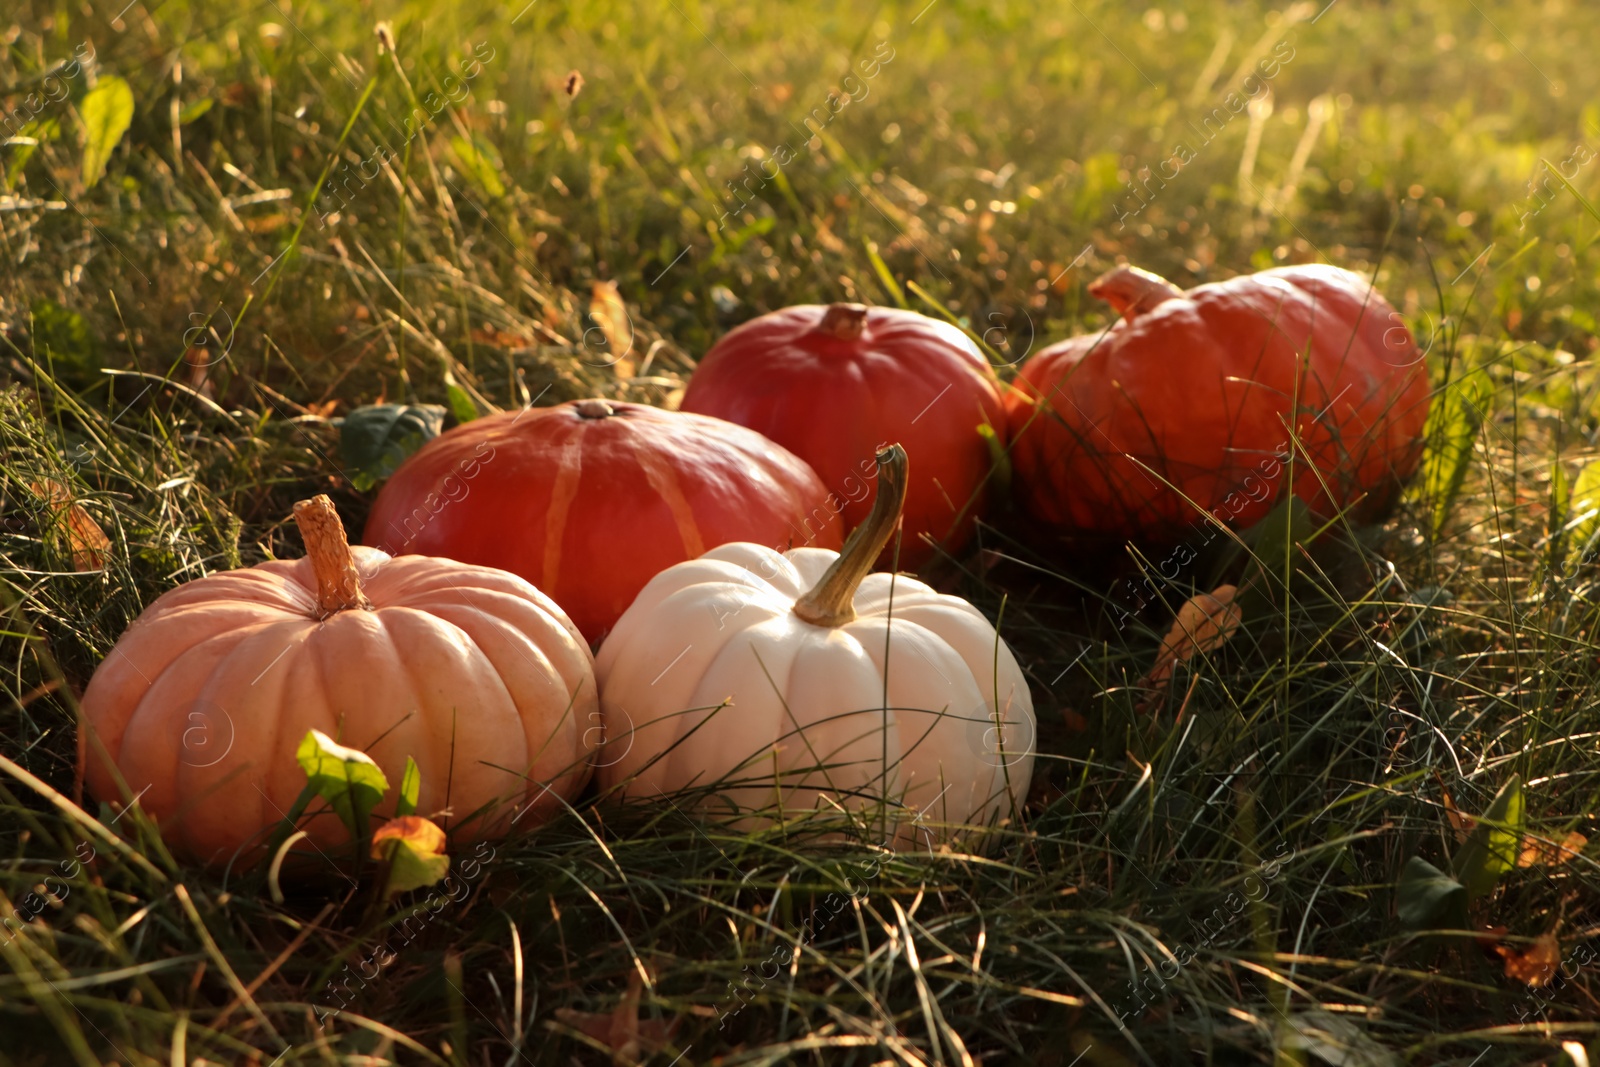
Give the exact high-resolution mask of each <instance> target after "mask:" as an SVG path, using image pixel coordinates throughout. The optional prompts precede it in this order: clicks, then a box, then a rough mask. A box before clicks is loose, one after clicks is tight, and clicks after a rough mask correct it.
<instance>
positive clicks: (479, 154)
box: [450, 137, 506, 199]
mask: <svg viewBox="0 0 1600 1067" xmlns="http://www.w3.org/2000/svg"><path fill="white" fill-rule="evenodd" d="M450 154H451V155H453V156H455V160H456V165H457V166H458V167H460V168H461V173H462V174H464V175H466V176H467V177H468V178H469V179H471V181H472V184H474V185H476V186H477V187H478V188H480V189H482V190H483V191H484V192H485V193H487V194H488V195H490V196H492V197H495V198H496V199H498V198H500V197H502V196H505V195H506V187H505V183H503V182H502V181H501V180H500V172H501V170H503V169H504V164H503V163H502V162H501V160H500V153H499V152H497V151H496V150H495V147H494V146H493V145H491V144H489V143H488V142H487V141H483V140H480V139H477V138H474V139H473V140H470V141H469V140H467V139H466V138H465V137H452V138H451V139H450Z"/></svg>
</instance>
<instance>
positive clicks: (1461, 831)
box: [1433, 771, 1478, 844]
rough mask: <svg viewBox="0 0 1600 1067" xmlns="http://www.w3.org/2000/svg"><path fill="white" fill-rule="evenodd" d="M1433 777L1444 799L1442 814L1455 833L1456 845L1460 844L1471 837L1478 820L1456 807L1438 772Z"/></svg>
mask: <svg viewBox="0 0 1600 1067" xmlns="http://www.w3.org/2000/svg"><path fill="white" fill-rule="evenodd" d="M1433 776H1434V777H1435V778H1438V779H1439V794H1440V796H1442V797H1443V798H1444V814H1445V817H1446V818H1448V819H1449V820H1450V828H1451V829H1452V830H1454V831H1455V834H1456V844H1461V843H1462V842H1464V841H1466V839H1467V838H1468V837H1470V836H1471V835H1472V831H1473V828H1474V827H1476V826H1477V825H1478V820H1477V819H1475V818H1473V817H1472V816H1471V815H1468V814H1467V813H1466V812H1464V811H1462V810H1461V809H1460V808H1458V807H1456V802H1455V799H1454V798H1453V797H1451V796H1450V790H1449V789H1446V788H1445V784H1444V777H1443V776H1442V775H1440V774H1439V772H1438V771H1435V772H1434V775H1433Z"/></svg>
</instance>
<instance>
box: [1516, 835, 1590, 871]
mask: <svg viewBox="0 0 1600 1067" xmlns="http://www.w3.org/2000/svg"><path fill="white" fill-rule="evenodd" d="M1588 843H1589V839H1588V838H1587V837H1584V836H1583V835H1582V834H1580V833H1578V831H1576V830H1574V831H1572V832H1571V833H1569V834H1568V835H1567V836H1566V837H1565V838H1563V839H1562V840H1561V841H1560V842H1559V843H1557V842H1555V841H1546V840H1544V839H1542V838H1537V837H1524V838H1523V839H1522V851H1521V853H1519V854H1518V856H1517V866H1518V867H1533V866H1538V865H1542V866H1545V867H1559V866H1561V865H1562V864H1563V863H1565V862H1567V861H1568V860H1570V859H1572V858H1573V857H1575V856H1579V855H1582V854H1583V847H1584V846H1585V845H1587V844H1588Z"/></svg>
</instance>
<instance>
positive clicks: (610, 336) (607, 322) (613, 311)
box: [584, 282, 634, 378]
mask: <svg viewBox="0 0 1600 1067" xmlns="http://www.w3.org/2000/svg"><path fill="white" fill-rule="evenodd" d="M589 293H590V295H589V317H590V318H592V319H594V321H595V323H596V324H597V325H598V326H599V327H600V332H601V333H602V334H604V335H605V340H606V344H605V346H604V347H603V348H602V347H601V346H599V345H592V344H589V342H588V338H587V336H586V337H585V340H584V343H585V345H586V346H587V347H589V348H590V349H592V350H594V352H595V353H596V355H594V356H593V357H592V358H591V359H590V360H589V361H590V362H594V363H599V364H601V365H602V366H609V367H610V368H611V369H612V371H613V372H615V374H616V376H617V377H618V378H632V377H633V366H634V364H633V360H631V359H629V358H628V354H629V353H630V352H632V351H633V320H632V319H630V318H629V317H628V308H627V305H626V304H624V303H623V302H622V294H621V293H620V292H618V291H617V283H616V282H595V283H594V285H592V286H591V287H590V289H589Z"/></svg>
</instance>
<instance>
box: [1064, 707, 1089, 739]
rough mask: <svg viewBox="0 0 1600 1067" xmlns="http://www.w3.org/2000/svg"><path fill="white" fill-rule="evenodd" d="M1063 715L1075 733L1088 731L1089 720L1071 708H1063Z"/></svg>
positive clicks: (1068, 727)
mask: <svg viewBox="0 0 1600 1067" xmlns="http://www.w3.org/2000/svg"><path fill="white" fill-rule="evenodd" d="M1061 717H1062V718H1063V719H1065V720H1066V721H1067V729H1068V730H1070V731H1071V732H1072V733H1075V734H1082V733H1088V731H1089V720H1088V719H1086V718H1084V717H1083V716H1082V715H1080V714H1079V713H1078V712H1076V711H1073V710H1072V709H1071V708H1062V709H1061Z"/></svg>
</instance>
